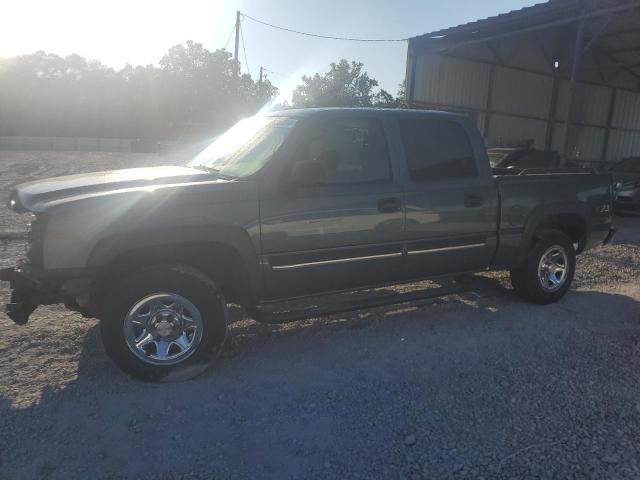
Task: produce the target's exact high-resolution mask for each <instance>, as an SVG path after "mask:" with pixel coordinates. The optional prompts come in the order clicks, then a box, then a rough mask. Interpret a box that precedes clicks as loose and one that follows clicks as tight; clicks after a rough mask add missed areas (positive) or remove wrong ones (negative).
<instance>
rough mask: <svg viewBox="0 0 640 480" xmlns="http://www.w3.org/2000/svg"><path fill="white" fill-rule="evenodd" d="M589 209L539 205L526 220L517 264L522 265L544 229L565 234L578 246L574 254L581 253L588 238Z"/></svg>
mask: <svg viewBox="0 0 640 480" xmlns="http://www.w3.org/2000/svg"><path fill="white" fill-rule="evenodd" d="M588 218H589V207H588V206H587V205H586V204H583V203H569V204H553V205H541V206H539V207H538V208H536V209H535V210H534V211H533V212H531V214H530V215H529V217H528V218H527V222H526V226H525V229H524V234H523V236H522V241H521V243H520V254H519V256H518V263H522V262H523V261H524V260H525V259H526V257H527V255H528V253H529V251H530V250H531V246H532V245H533V243H534V242H535V241H536V237H537V234H538V233H539V232H540V231H542V230H545V229H553V230H558V231H561V232H563V233H565V234H566V235H567V236H568V237H569V238H570V239H571V241H572V243H574V244H578V248H577V250H576V253H580V252H582V250H583V249H584V247H585V245H586V241H587V238H588V236H589V222H588Z"/></svg>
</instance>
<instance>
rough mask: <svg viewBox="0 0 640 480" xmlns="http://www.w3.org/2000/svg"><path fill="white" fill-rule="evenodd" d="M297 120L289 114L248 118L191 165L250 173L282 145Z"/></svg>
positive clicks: (229, 172)
mask: <svg viewBox="0 0 640 480" xmlns="http://www.w3.org/2000/svg"><path fill="white" fill-rule="evenodd" d="M295 123H296V120H295V119H293V118H289V117H265V116H262V115H256V116H254V117H249V118H245V119H244V120H241V121H239V122H238V123H236V124H235V125H234V126H233V127H231V128H230V129H229V130H227V131H226V132H225V133H223V134H222V135H220V136H219V137H218V138H217V139H216V140H214V141H213V143H211V145H209V146H208V147H207V148H205V149H204V150H203V151H202V152H201V153H199V154H198V156H196V157H195V158H194V159H193V160H191V162H189V166H190V167H194V168H200V169H203V170H209V171H212V172H215V173H218V174H219V175H221V176H224V177H230V178H239V177H246V176H248V175H251V174H252V173H255V172H257V171H258V170H259V169H260V168H261V167H262V166H263V165H264V164H265V163H266V162H267V160H269V158H270V157H271V155H273V153H274V152H275V151H276V150H277V149H278V148H279V147H280V145H282V143H283V142H284V140H285V139H286V138H287V136H288V135H289V133H290V131H291V128H292V127H293V126H294V125H295Z"/></svg>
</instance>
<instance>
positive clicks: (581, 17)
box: [406, 0, 640, 163]
mask: <svg viewBox="0 0 640 480" xmlns="http://www.w3.org/2000/svg"><path fill="white" fill-rule="evenodd" d="M406 80H407V101H408V102H409V104H410V105H411V106H412V107H413V108H432V109H444V110H455V111H461V112H467V113H468V114H469V115H471V116H473V117H474V118H475V119H476V121H477V124H478V127H479V128H480V131H481V132H482V133H483V134H484V137H485V140H486V143H487V146H489V147H496V146H514V145H518V144H522V143H523V142H526V141H532V142H533V145H534V146H535V147H537V148H541V149H551V150H557V151H560V152H564V153H565V154H566V155H568V156H572V157H577V158H579V159H580V160H582V161H584V162H585V163H589V162H604V161H607V162H613V161H617V160H619V159H620V158H622V157H624V156H630V155H640V0H550V1H548V2H546V3H541V4H537V5H534V6H531V7H527V8H523V9H521V10H514V11H512V12H509V13H505V14H502V15H498V16H495V17H490V18H486V19H484V20H478V21H476V22H471V23H467V24H464V25H459V26H457V27H451V28H446V29H443V30H438V31H436V32H431V33H427V34H425V35H421V36H418V37H414V38H411V39H410V40H409V48H408V53H407V73H406ZM567 125H568V126H569V128H568V129H567V128H566V126H567Z"/></svg>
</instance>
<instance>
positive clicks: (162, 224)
mask: <svg viewBox="0 0 640 480" xmlns="http://www.w3.org/2000/svg"><path fill="white" fill-rule="evenodd" d="M558 173H562V175H558V174H556V173H554V172H542V173H540V172H538V173H537V174H529V175H527V174H524V175H505V176H499V175H498V176H495V175H493V173H492V170H491V168H490V165H489V162H488V159H487V154H486V150H485V147H484V144H483V141H482V138H481V137H480V135H479V133H478V132H477V130H476V128H475V127H474V125H473V124H472V123H471V122H470V121H469V120H468V119H466V118H465V117H463V116H459V115H454V114H447V113H443V112H426V111H415V110H381V109H308V110H290V111H285V112H275V113H271V114H268V115H264V116H256V117H251V118H249V119H246V120H243V121H242V122H240V123H239V124H237V125H236V126H235V127H233V128H232V129H231V130H229V131H228V132H227V133H225V134H224V135H222V136H221V137H219V138H218V139H217V140H216V141H215V142H213V143H212V144H211V145H210V146H209V147H208V148H207V149H205V150H204V151H203V152H202V153H201V154H200V155H198V157H196V158H195V159H194V160H193V161H192V162H191V163H190V164H189V166H187V167H158V168H142V169H131V170H120V171H113V172H101V173H95V174H85V175H72V176H68V177H59V178H53V179H50V180H44V181H37V182H31V183H27V184H23V185H20V186H18V187H16V188H15V189H14V190H13V191H12V193H11V205H12V208H14V210H16V211H19V212H32V213H34V214H35V215H36V217H35V220H34V222H33V224H32V227H31V234H30V241H31V245H30V249H29V253H28V258H29V262H28V263H27V264H25V265H22V266H21V267H20V268H18V269H5V270H2V272H1V273H2V276H1V278H2V279H3V280H9V281H10V282H11V284H12V288H13V289H14V291H13V296H12V303H11V304H10V305H8V312H9V316H10V317H11V318H13V319H14V321H16V322H17V323H24V322H26V321H27V319H28V316H29V314H30V313H31V312H32V311H33V309H34V308H35V307H36V306H37V305H39V304H45V303H56V302H61V301H62V302H64V303H65V304H66V305H67V306H68V307H69V308H72V309H74V310H78V311H80V312H82V313H84V314H85V315H89V316H95V317H97V318H100V319H101V328H102V331H103V339H104V342H105V347H106V350H107V352H108V353H109V354H110V355H111V357H112V358H113V359H114V360H115V361H116V362H117V363H118V365H119V366H120V367H121V368H123V369H124V370H125V371H127V372H129V373H131V374H133V375H136V376H139V377H143V378H154V379H155V378H160V377H163V376H165V375H167V374H168V373H169V372H170V371H172V370H173V369H174V368H176V367H177V366H183V365H188V364H190V363H192V362H196V361H199V360H201V359H202V358H204V357H206V356H207V355H208V354H209V353H210V352H211V351H212V350H214V349H215V348H216V347H218V346H219V345H220V344H221V343H222V341H223V339H224V336H225V331H226V314H225V304H226V302H227V301H230V302H235V303H239V304H241V305H243V306H245V307H246V308H247V309H248V310H249V311H250V312H253V315H254V316H255V317H256V319H257V320H261V319H263V320H264V319H265V318H266V317H262V307H264V305H266V304H267V303H269V302H275V301H280V300H283V299H289V298H292V297H298V296H302V295H307V294H318V293H321V292H331V291H339V290H347V289H360V288H366V287H371V286H374V285H380V284H390V283H395V282H403V281H412V280H415V279H420V278H425V277H433V276H439V275H446V274H452V275H453V274H459V273H463V272H472V271H480V270H486V269H508V270H510V271H511V278H512V282H513V285H514V288H515V289H516V291H517V292H518V293H519V294H520V295H521V296H522V297H524V298H526V299H527V300H530V301H532V302H536V303H549V302H554V301H556V300H558V299H559V298H561V297H562V296H563V295H564V294H565V293H566V291H567V290H568V289H569V287H570V284H571V280H572V278H573V274H574V269H575V256H576V254H577V253H580V252H582V251H583V250H585V249H587V248H591V247H594V246H596V245H598V244H601V243H603V242H605V243H606V242H607V241H608V239H609V238H610V236H611V233H612V231H613V230H612V227H611V205H612V191H611V178H610V175H608V174H594V173H591V172H588V171H580V172H577V173H572V172H571V171H566V170H565V171H558Z"/></svg>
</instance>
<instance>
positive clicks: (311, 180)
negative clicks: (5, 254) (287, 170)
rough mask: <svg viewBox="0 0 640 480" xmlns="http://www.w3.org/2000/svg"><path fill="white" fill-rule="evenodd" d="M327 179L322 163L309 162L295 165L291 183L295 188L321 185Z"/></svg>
mask: <svg viewBox="0 0 640 480" xmlns="http://www.w3.org/2000/svg"><path fill="white" fill-rule="evenodd" d="M326 179H327V173H326V172H325V169H324V165H322V163H320V162H317V161H314V160H309V161H304V162H296V163H294V164H293V169H292V170H291V177H290V183H291V184H292V185H294V186H310V185H320V184H322V183H324V182H325V181H326Z"/></svg>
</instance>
